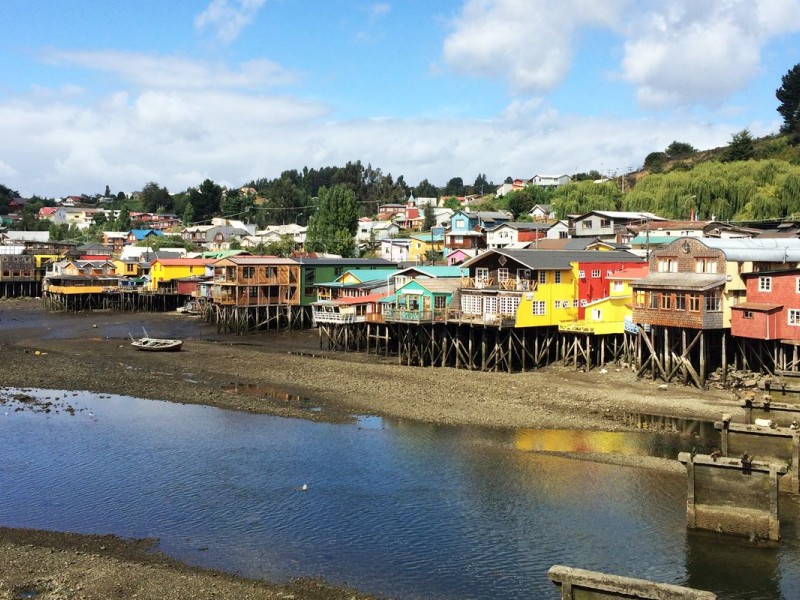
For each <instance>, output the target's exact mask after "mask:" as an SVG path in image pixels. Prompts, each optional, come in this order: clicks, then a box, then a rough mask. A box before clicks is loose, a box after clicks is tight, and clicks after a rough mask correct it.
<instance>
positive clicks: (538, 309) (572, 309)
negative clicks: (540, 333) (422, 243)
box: [451, 249, 642, 327]
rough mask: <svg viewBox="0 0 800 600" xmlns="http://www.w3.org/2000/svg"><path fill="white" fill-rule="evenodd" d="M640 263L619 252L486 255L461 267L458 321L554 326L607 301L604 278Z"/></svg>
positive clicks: (494, 252) (497, 252) (492, 252)
mask: <svg viewBox="0 0 800 600" xmlns="http://www.w3.org/2000/svg"><path fill="white" fill-rule="evenodd" d="M641 262H642V261H641V259H639V258H637V257H636V256H634V255H632V254H630V253H629V252H625V251H620V250H609V251H606V252H599V251H596V250H572V251H571V250H507V249H506V250H489V251H487V252H484V253H483V254H480V255H478V256H476V257H475V258H473V259H471V260H469V261H467V262H466V263H464V265H463V268H465V269H467V270H468V274H467V275H466V276H465V277H464V278H463V279H462V286H461V293H460V298H459V300H460V306H459V307H458V308H457V309H456V310H453V308H452V307H451V313H452V314H453V315H454V316H455V317H457V318H458V319H459V320H461V321H467V322H473V323H482V324H486V325H500V326H507V327H546V326H557V325H559V324H560V323H561V322H562V321H577V320H582V319H583V318H584V315H585V312H586V307H587V306H588V305H589V304H590V303H592V302H594V301H596V300H601V299H603V298H605V297H607V294H608V292H607V290H608V289H609V284H608V278H609V277H611V276H612V275H613V274H614V273H616V272H618V271H621V270H622V269H624V268H626V267H631V266H635V265H637V264H640V263H641Z"/></svg>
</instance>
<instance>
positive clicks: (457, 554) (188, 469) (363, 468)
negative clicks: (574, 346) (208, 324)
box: [0, 390, 800, 600]
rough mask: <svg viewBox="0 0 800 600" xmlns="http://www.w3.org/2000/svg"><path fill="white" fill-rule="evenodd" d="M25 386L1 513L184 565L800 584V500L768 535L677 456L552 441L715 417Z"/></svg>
mask: <svg viewBox="0 0 800 600" xmlns="http://www.w3.org/2000/svg"><path fill="white" fill-rule="evenodd" d="M16 393H19V390H5V391H4V392H0V394H2V395H3V396H4V397H5V398H6V400H5V402H4V403H3V405H2V406H0V524H2V525H5V526H10V527H31V528H40V529H53V530H62V531H75V532H80V533H114V534H117V535H119V536H122V537H126V538H142V537H156V538H158V539H159V540H160V544H159V549H161V550H162V551H164V552H166V553H168V554H170V555H171V556H174V557H176V558H179V559H182V560H184V561H186V562H188V563H190V564H197V565H203V566H207V567H213V568H217V569H223V570H226V571H230V572H237V573H239V574H241V575H244V576H248V577H255V578H267V579H272V580H283V579H286V578H288V577H291V576H309V577H322V578H325V579H326V580H328V581H329V582H331V583H333V584H337V583H339V584H345V583H346V584H347V585H349V586H353V587H356V588H358V589H361V590H363V591H366V592H372V593H375V594H385V595H387V596H390V597H393V598H399V599H421V598H425V599H456V598H458V599H466V598H471V599H489V598H492V599H495V598H505V599H516V598H519V599H522V598H525V599H531V598H535V599H540V598H541V599H550V598H552V599H556V598H558V597H560V596H559V594H558V593H557V591H556V589H555V587H554V586H553V585H552V584H551V583H550V582H549V581H548V580H547V575H546V574H547V570H548V569H549V568H550V566H552V565H554V564H563V565H568V566H574V567H580V568H584V569H592V570H598V571H604V572H608V573H614V574H619V575H625V576H631V577H641V578H645V579H651V580H655V581H660V582H666V583H675V584H681V585H688V586H691V587H695V588H698V589H705V590H710V591H713V592H716V593H717V594H718V596H719V597H720V598H721V599H747V600H755V599H778V598H782V599H787V600H788V599H796V598H800V537H799V534H798V527H797V523H798V522H800V517H798V513H799V512H800V511H799V510H798V503H797V501H796V500H794V499H792V498H790V497H787V496H782V498H781V501H782V504H781V517H782V527H781V534H782V540H781V542H780V543H779V544H777V545H771V546H755V545H752V544H750V543H749V542H747V541H746V540H740V539H737V538H731V537H725V536H720V535H717V534H713V533H698V532H689V531H687V530H686V527H685V512H686V476H685V473H681V471H680V470H677V471H675V472H670V471H663V470H648V469H642V468H634V467H629V466H617V465H611V464H601V463H596V462H589V461H582V460H571V459H568V458H563V457H560V456H554V455H552V454H547V452H546V451H548V450H552V451H575V452H601V453H604V452H614V453H623V454H639V455H652V456H662V457H674V456H676V454H677V452H678V451H681V450H687V449H690V448H691V447H693V446H696V447H698V449H704V448H707V447H713V441H714V440H713V435H714V434H713V428H710V427H700V428H695V429H692V430H691V431H692V433H691V434H685V435H679V434H675V433H663V432H653V431H642V432H636V433H602V432H580V431H555V430H551V431H533V430H523V431H518V430H517V431H512V430H490V429H479V428H467V427H446V426H434V425H425V424H419V423H413V422H408V421H403V420H397V419H386V418H377V417H369V418H361V419H358V421H357V423H355V424H352V425H331V424H324V423H314V422H310V421H304V420H292V419H281V418H276V417H270V416H263V415H253V414H246V413H237V412H232V411H226V410H221V409H216V408H210V407H204V406H195V405H191V406H187V405H179V404H172V403H166V402H158V401H152V400H140V399H136V398H130V397H121V396H108V395H97V394H89V393H75V392H60V391H52V390H51V391H48V390H26V391H25V393H26V394H28V395H30V396H33V397H36V398H38V399H39V400H42V401H48V402H52V403H53V404H52V405H48V406H47V407H46V408H47V409H49V412H46V411H45V409H43V407H42V405H38V408H35V409H32V408H30V405H29V404H20V403H19V402H16V401H13V400H10V399H9V397H10V396H12V395H14V394H16ZM221 393H224V392H221ZM18 409H19V410H18ZM540 451H545V452H540ZM304 484H305V485H306V486H307V489H306V490H305V491H303V489H302V488H303V486H304Z"/></svg>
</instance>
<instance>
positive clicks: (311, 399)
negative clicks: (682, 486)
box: [0, 299, 740, 600]
mask: <svg viewBox="0 0 800 600" xmlns="http://www.w3.org/2000/svg"><path fill="white" fill-rule="evenodd" d="M143 331H146V332H147V334H149V335H150V336H152V337H164V338H178V339H182V340H183V341H184V343H183V350H182V351H180V352H175V353H156V352H141V351H137V350H135V349H134V348H132V347H131V345H130V337H131V336H134V337H139V336H141V335H143ZM0 357H1V360H0V385H2V386H5V387H17V388H25V387H38V388H51V389H61V390H88V391H93V392H103V393H113V394H125V395H131V396H136V397H141V398H152V399H158V400H168V401H173V402H182V403H194V404H207V405H211V406H217V407H220V408H225V409H232V410H241V411H249V412H257V413H266V414H272V415H277V416H287V417H299V418H307V419H313V420H326V421H332V422H341V421H347V420H349V419H352V418H353V415H364V414H375V415H387V416H393V417H400V418H406V419H413V420H418V421H423V422H431V423H441V424H458V425H480V426H489V427H510V428H523V427H524V428H567V429H578V428H584V429H601V430H622V429H626V428H629V427H630V426H629V425H628V424H627V422H628V421H627V420H626V419H625V416H626V415H629V414H631V413H647V414H664V415H673V416H683V417H696V418H701V419H719V417H720V415H721V414H722V413H723V412H727V413H732V414H734V415H737V414H739V412H740V409H739V406H738V404H739V403H738V401H737V399H736V398H735V397H734V395H733V394H731V393H730V392H726V391H720V390H713V391H701V390H696V389H694V388H689V387H683V386H680V385H670V386H668V387H667V389H666V390H664V389H661V388H660V387H659V383H660V382H653V381H649V380H644V379H637V378H636V377H635V374H634V373H633V372H632V371H630V370H628V369H624V368H621V367H616V366H614V365H610V366H608V367H607V368H606V369H605V372H601V370H599V369H595V370H592V371H590V372H583V371H578V370H575V369H574V368H564V367H561V366H550V367H547V368H544V369H540V370H536V371H531V372H526V373H494V372H492V373H481V372H476V371H465V370H456V369H450V368H419V367H408V366H402V365H400V364H398V361H397V358H396V357H384V356H375V355H374V354H373V355H367V354H365V353H343V352H329V351H327V350H323V349H321V348H320V340H319V338H318V336H317V334H316V332H315V331H295V332H274V331H271V332H263V333H259V334H256V335H251V336H233V335H223V334H219V333H218V332H217V330H216V328H215V327H214V326H213V325H209V324H206V323H203V322H202V321H200V320H199V319H197V318H193V317H187V316H184V315H178V314H163V313H118V312H85V313H77V314H65V313H49V312H47V311H45V310H44V309H43V307H42V305H41V302H40V301H37V300H35V299H21V300H0ZM311 408H314V410H311ZM604 460H607V457H606V458H604ZM630 460H631V459H630V457H628V458H627V459H625V461H626V464H629V463H630ZM634 462H635V461H634ZM655 462H656V463H657V461H655ZM633 466H640V467H648V468H652V467H656V468H657V466H658V465H657V464H654V461H653V460H647V459H642V460H641V464H638V463H637V464H634V465H633ZM34 593H35V595H31V594H34ZM25 594H28V595H25ZM134 596H135V597H138V598H165V597H167V598H201V599H204V598H220V597H236V598H287V597H293V598H299V599H302V598H307V599H312V600H313V599H317V598H368V597H369V596H367V595H360V594H358V593H356V592H354V591H352V590H343V589H339V588H334V587H330V586H327V585H326V584H325V583H324V582H315V581H297V582H291V583H290V584H287V585H282V584H270V583H265V582H254V581H245V580H242V579H240V578H236V577H233V576H230V575H225V574H221V573H215V572H212V571H207V570H202V569H195V568H192V567H188V566H186V565H183V564H181V563H178V562H177V561H174V560H171V559H169V558H167V557H165V556H163V555H160V554H158V553H154V552H152V551H151V550H150V545H148V544H147V542H145V541H128V540H120V539H118V538H115V537H113V536H82V535H76V534H68V533H58V532H39V531H29V530H14V529H2V528H0V598H23V597H25V598H28V597H36V598H41V599H50V598H87V599H93V598H130V597H134Z"/></svg>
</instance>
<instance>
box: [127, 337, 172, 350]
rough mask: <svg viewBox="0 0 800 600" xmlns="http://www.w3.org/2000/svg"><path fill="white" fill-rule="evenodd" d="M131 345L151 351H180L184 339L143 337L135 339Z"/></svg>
mask: <svg viewBox="0 0 800 600" xmlns="http://www.w3.org/2000/svg"><path fill="white" fill-rule="evenodd" d="M131 346H133V347H134V348H136V349H137V350H146V351H149V352H178V351H179V350H180V349H181V347H182V346H183V340H167V339H163V338H151V337H143V338H139V339H138V340H133V341H132V342H131Z"/></svg>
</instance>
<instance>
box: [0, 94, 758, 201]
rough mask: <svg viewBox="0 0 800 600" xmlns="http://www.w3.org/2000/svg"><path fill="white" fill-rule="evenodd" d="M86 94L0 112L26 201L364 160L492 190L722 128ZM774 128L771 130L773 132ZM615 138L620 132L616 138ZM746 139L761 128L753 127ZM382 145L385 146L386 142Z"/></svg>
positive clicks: (629, 161) (622, 159) (12, 175)
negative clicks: (340, 114) (339, 117)
mask: <svg viewBox="0 0 800 600" xmlns="http://www.w3.org/2000/svg"><path fill="white" fill-rule="evenodd" d="M84 104H85V99H83V98H67V99H61V100H58V99H55V98H52V99H50V100H48V101H45V102H43V101H42V98H41V97H39V96H37V97H36V98H31V99H17V100H15V101H5V102H0V139H12V140H16V142H15V145H14V154H13V160H12V158H8V159H6V158H5V157H4V160H6V162H5V163H0V175H2V181H3V184H4V185H7V186H9V187H11V188H12V189H17V190H19V191H20V193H22V194H23V195H32V194H39V195H46V196H63V195H68V194H78V193H96V192H98V193H99V192H102V190H103V189H104V188H105V185H106V184H108V185H110V186H111V188H112V190H114V191H118V190H125V191H133V190H136V189H140V188H141V187H142V186H144V185H145V184H146V183H147V182H149V181H155V182H157V183H159V184H160V185H164V186H166V187H167V188H168V189H170V190H172V191H180V190H183V189H186V188H187V187H189V186H195V185H198V184H199V183H201V182H202V181H203V180H204V179H205V178H210V179H212V180H214V181H216V182H218V183H221V184H225V185H231V186H238V185H241V184H243V183H245V182H246V181H249V180H250V179H254V178H259V177H277V176H278V175H279V174H280V172H281V171H283V170H286V169H300V168H302V167H303V166H309V167H316V168H319V167H323V166H333V165H338V166H342V165H344V164H345V163H346V162H347V161H350V160H361V161H362V162H363V163H365V164H366V163H371V164H372V165H373V166H375V167H380V168H381V169H382V170H383V172H384V173H392V174H393V175H394V176H395V177H397V176H399V175H403V176H404V177H405V179H406V181H407V182H409V183H411V184H416V183H417V182H419V181H421V180H422V179H428V180H430V181H432V182H434V183H436V184H439V185H444V184H445V183H446V182H447V181H448V180H449V179H450V178H452V177H456V176H458V177H462V178H463V179H464V180H465V181H469V180H472V179H473V178H474V177H475V176H476V175H477V174H478V173H486V174H487V175H488V176H489V178H490V179H493V180H494V181H495V182H499V181H502V180H503V179H504V178H505V177H506V176H509V175H510V176H513V177H517V176H531V175H532V174H534V173H535V172H548V173H562V172H564V173H574V172H577V171H588V170H590V169H593V168H596V169H600V168H604V169H608V170H613V169H615V168H617V169H620V170H623V169H626V168H627V167H628V166H638V165H639V164H640V163H641V161H642V160H643V157H644V156H646V155H647V154H648V153H650V152H652V151H654V150H661V149H663V148H665V147H666V146H667V145H668V144H669V143H670V142H671V141H672V140H674V139H675V131H680V132H681V136H680V137H681V139H685V140H687V141H689V142H691V143H692V144H693V145H694V146H696V147H699V148H705V147H714V146H718V145H722V144H724V143H727V141H728V139H729V138H730V132H731V131H736V130H739V129H741V127H734V126H732V125H729V124H721V125H708V124H705V123H699V122H694V121H691V120H673V121H669V122H663V121H661V122H657V121H655V120H625V119H602V120H599V119H591V118H576V117H572V116H568V115H562V114H560V113H558V112H557V111H555V110H553V109H552V108H550V107H548V106H546V105H542V104H537V103H535V102H522V101H520V102H514V103H513V104H512V105H511V106H509V108H508V110H506V111H505V112H504V113H503V114H502V115H501V116H499V117H497V118H495V119H484V120H478V119H474V120H470V119H460V120H457V119H449V120H448V119H421V118H412V119H356V120H347V121H330V120H329V113H328V107H327V106H325V105H324V104H320V103H315V102H307V101H303V100H301V99H298V98H292V97H276V96H266V95H258V96H255V95H247V94H244V93H241V92H239V91H236V90H232V91H226V90H210V91H207V92H205V93H203V94H196V93H193V92H192V91H191V90H186V91H181V90H147V91H143V92H141V93H138V94H133V93H127V94H126V93H114V94H109V95H108V96H107V97H102V98H97V101H96V102H95V103H94V104H92V105H90V106H85V105H84ZM773 129H774V127H773ZM621 131H623V132H625V134H624V135H620V132H621ZM751 131H752V132H753V134H754V135H759V134H761V133H762V132H761V131H758V130H757V128H751ZM386 140H391V141H392V143H390V144H389V143H386Z"/></svg>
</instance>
